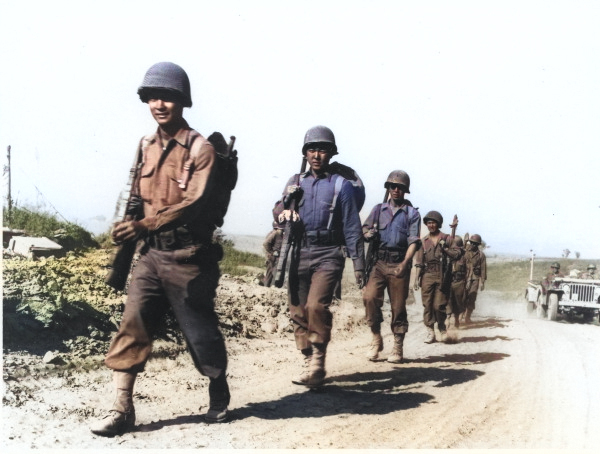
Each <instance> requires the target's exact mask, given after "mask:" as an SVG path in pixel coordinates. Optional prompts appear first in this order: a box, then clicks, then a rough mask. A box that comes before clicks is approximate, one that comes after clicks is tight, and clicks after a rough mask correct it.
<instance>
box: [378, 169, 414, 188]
mask: <svg viewBox="0 0 600 454" xmlns="http://www.w3.org/2000/svg"><path fill="white" fill-rule="evenodd" d="M392 183H394V184H401V185H402V186H404V187H405V191H404V192H406V193H407V194H410V177H409V176H408V173H406V172H405V171H404V170H394V171H392V173H390V174H389V175H388V177H387V180H386V182H385V183H384V184H383V187H384V188H386V189H387V188H388V187H389V186H390V184H392Z"/></svg>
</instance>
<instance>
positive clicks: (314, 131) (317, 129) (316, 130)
mask: <svg viewBox="0 0 600 454" xmlns="http://www.w3.org/2000/svg"><path fill="white" fill-rule="evenodd" d="M317 144H319V146H320V147H322V148H327V149H328V150H330V151H331V155H332V156H333V155H336V154H338V152H337V145H336V144H335V136H334V135H333V131H332V130H331V129H329V128H328V127H327V126H314V127H312V128H310V129H309V130H308V131H306V134H305V135H304V146H303V147H302V154H304V155H305V154H306V150H309V149H310V148H311V147H312V146H314V145H317Z"/></svg>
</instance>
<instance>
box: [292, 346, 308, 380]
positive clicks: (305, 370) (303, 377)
mask: <svg viewBox="0 0 600 454" xmlns="http://www.w3.org/2000/svg"><path fill="white" fill-rule="evenodd" d="M300 351H301V352H302V355H303V357H304V364H303V367H302V372H301V373H300V375H299V376H298V377H297V378H294V379H292V383H294V384H295V385H303V386H307V385H308V376H309V368H310V361H311V358H312V354H313V349H312V347H309V348H303V349H302V350H300Z"/></svg>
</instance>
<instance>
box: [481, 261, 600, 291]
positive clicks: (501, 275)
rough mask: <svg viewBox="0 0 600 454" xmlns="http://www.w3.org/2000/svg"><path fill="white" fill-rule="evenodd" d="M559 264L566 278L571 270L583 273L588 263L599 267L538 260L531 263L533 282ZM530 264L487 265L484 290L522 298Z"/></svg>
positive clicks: (576, 262) (574, 262)
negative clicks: (552, 266) (555, 264)
mask: <svg viewBox="0 0 600 454" xmlns="http://www.w3.org/2000/svg"><path fill="white" fill-rule="evenodd" d="M554 262H558V263H560V270H561V271H562V272H563V273H564V274H565V276H568V275H569V273H570V272H571V270H579V271H585V270H586V268H587V266H588V265H589V264H590V263H594V264H595V265H596V266H597V267H600V261H598V260H582V259H564V258H561V259H538V260H535V261H534V263H533V281H534V282H541V280H542V279H543V278H544V277H546V275H547V274H548V273H549V272H550V265H551V264H552V263H554ZM530 266H531V262H530V261H529V260H518V261H512V262H494V263H490V264H489V265H488V268H487V271H488V273H487V274H488V279H487V281H486V284H485V286H486V289H487V290H493V291H498V292H501V293H503V294H505V295H506V296H507V297H511V298H512V297H514V296H522V295H523V294H524V293H525V288H527V282H528V281H529V275H530Z"/></svg>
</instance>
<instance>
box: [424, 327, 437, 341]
mask: <svg viewBox="0 0 600 454" xmlns="http://www.w3.org/2000/svg"><path fill="white" fill-rule="evenodd" d="M434 342H435V331H434V329H433V327H432V326H428V327H427V337H426V338H425V343H426V344H433V343H434Z"/></svg>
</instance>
